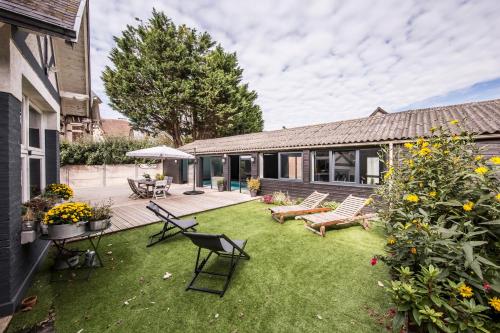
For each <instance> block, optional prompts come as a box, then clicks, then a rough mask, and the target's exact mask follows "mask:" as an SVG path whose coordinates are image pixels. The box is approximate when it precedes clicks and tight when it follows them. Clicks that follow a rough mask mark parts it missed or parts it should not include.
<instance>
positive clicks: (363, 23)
mask: <svg viewBox="0 0 500 333" xmlns="http://www.w3.org/2000/svg"><path fill="white" fill-rule="evenodd" d="M153 7H155V8H156V9H158V10H163V11H164V12H165V13H166V14H167V15H168V16H169V17H170V18H172V19H173V21H174V22H175V23H176V24H182V23H185V24H187V25H189V26H191V27H194V28H197V29H198V30H200V31H208V32H209V33H210V34H211V35H212V37H213V38H214V39H215V40H216V41H218V42H220V43H221V44H222V46H223V47H224V48H225V49H226V50H228V51H235V52H237V55H238V59H239V62H240V66H241V67H242V68H243V69H244V80H245V81H246V82H248V83H249V84H250V87H251V88H252V89H254V90H256V91H257V92H258V94H259V98H258V103H259V105H260V106H261V107H262V110H263V112H264V120H265V129H266V130H270V129H276V128H281V126H287V127H293V126H300V125H306V124H313V123H321V122H328V121H336V120H342V119H349V118H357V117H363V116H366V115H368V114H369V113H371V112H372V111H373V110H374V109H375V108H376V107H377V106H381V107H383V108H384V109H386V110H388V111H396V110H401V109H402V108H405V107H407V106H419V107H420V106H428V105H433V104H446V101H447V97H446V96H452V97H453V98H451V99H449V100H450V101H451V102H456V101H459V102H462V101H466V100H468V99H472V100H474V99H481V97H482V96H486V97H487V98H491V97H496V98H500V84H499V83H498V81H496V80H495V79H498V78H500V29H499V28H498V17H500V1H496V0H474V1H452V0H449V1H448V0H440V1H422V0H414V1H409V0H391V1H389V0H381V1H366V0H359V1H353V0H350V1H303V0H302V1H290V0H285V1H267V0H252V1H243V0H242V1H237V0H226V1H194V0H190V1H169V0H164V1H147V0H114V1H111V0H107V1H100V0H91V2H90V15H91V61H92V84H93V89H94V91H96V92H97V94H98V95H99V96H100V97H101V98H102V99H103V101H104V103H103V105H102V110H103V116H104V117H118V116H120V115H119V114H118V113H116V112H114V111H112V110H111V109H110V107H109V106H108V105H107V101H108V99H107V98H106V96H105V93H104V88H103V84H102V82H101V80H100V76H101V72H102V70H103V69H104V66H105V65H107V64H109V63H110V62H109V60H108V53H109V51H110V49H111V48H112V47H113V39H112V37H113V35H119V34H120V32H121V31H122V30H123V29H124V28H125V26H126V25H127V24H136V23H137V22H136V21H135V20H134V18H135V17H138V18H140V19H143V20H146V19H147V18H148V17H149V16H150V15H151V11H152V8H153ZM484 82H493V83H496V84H493V85H491V84H486V86H487V91H488V93H487V94H482V93H481V92H482V90H481V87H482V85H481V83H484ZM483 85H484V84H483ZM469 87H472V88H470V89H472V90H473V91H472V90H471V91H472V93H471V94H469V92H470V90H469ZM478 89H479V90H478ZM457 91H458V94H459V95H458V97H457ZM436 96H440V97H436Z"/></svg>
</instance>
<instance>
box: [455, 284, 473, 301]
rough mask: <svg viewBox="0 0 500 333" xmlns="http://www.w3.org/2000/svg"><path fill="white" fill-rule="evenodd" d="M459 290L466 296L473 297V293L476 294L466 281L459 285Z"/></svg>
mask: <svg viewBox="0 0 500 333" xmlns="http://www.w3.org/2000/svg"><path fill="white" fill-rule="evenodd" d="M458 292H459V293H460V295H461V296H462V297H465V298H469V297H472V295H474V293H473V292H472V288H471V287H469V286H468V285H466V284H465V283H462V284H460V286H458Z"/></svg>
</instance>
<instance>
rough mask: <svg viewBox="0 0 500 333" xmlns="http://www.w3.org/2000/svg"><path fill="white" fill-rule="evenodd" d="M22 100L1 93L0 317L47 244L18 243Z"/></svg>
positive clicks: (13, 304)
mask: <svg viewBox="0 0 500 333" xmlns="http://www.w3.org/2000/svg"><path fill="white" fill-rule="evenodd" d="M20 112H21V102H20V101H19V100H18V99H16V98H15V97H13V96H12V95H11V94H8V93H4V92H0V115H1V116H0V142H1V143H2V144H1V145H0V183H1V184H2V186H0V316H2V315H6V314H11V313H13V312H14V310H15V307H16V305H17V304H18V303H19V301H20V300H21V299H22V297H23V296H24V294H25V292H26V290H27V288H28V287H29V285H30V282H31V278H32V276H33V273H34V272H35V269H36V267H37V265H38V264H39V262H40V261H41V259H43V257H44V255H45V253H46V251H47V249H48V243H47V242H45V241H37V242H35V243H32V244H29V245H21V146H20V138H21V133H20V132H21V122H20Z"/></svg>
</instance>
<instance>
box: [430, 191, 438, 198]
mask: <svg viewBox="0 0 500 333" xmlns="http://www.w3.org/2000/svg"><path fill="white" fill-rule="evenodd" d="M436 195H437V192H436V191H430V192H429V196H430V197H431V198H435V197H436Z"/></svg>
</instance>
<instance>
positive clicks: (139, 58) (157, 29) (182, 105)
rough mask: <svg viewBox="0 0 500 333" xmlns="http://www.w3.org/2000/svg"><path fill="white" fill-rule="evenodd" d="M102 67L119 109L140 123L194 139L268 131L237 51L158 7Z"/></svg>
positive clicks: (178, 139) (177, 138)
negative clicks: (176, 21) (177, 22)
mask: <svg viewBox="0 0 500 333" xmlns="http://www.w3.org/2000/svg"><path fill="white" fill-rule="evenodd" d="M114 40H115V42H116V46H115V47H114V48H113V49H112V50H111V54H110V59H111V61H112V62H113V65H114V67H113V68H111V67H109V66H107V67H106V68H105V70H104V72H103V74H102V79H103V81H104V86H105V89H106V93H107V95H108V96H109V98H110V102H111V103H110V105H111V107H112V108H113V109H115V110H117V111H119V112H121V113H123V114H124V115H125V116H127V117H128V118H129V120H130V121H131V124H132V126H133V127H134V129H137V130H141V131H144V132H147V133H150V134H153V135H155V134H158V133H160V132H162V131H166V132H168V133H169V134H170V135H171V136H172V137H173V140H174V145H175V146H180V145H182V144H184V143H186V142H187V141H189V140H197V139H207V138H213V137H219V136H228V135H234V134H244V133H251V132H257V131H261V130H262V128H263V120H262V112H261V109H260V107H259V106H258V105H257V104H255V100H256V98H257V93H256V92H255V91H253V90H250V89H249V87H248V85H247V84H244V83H242V74H243V70H242V69H241V68H240V67H239V66H238V60H237V58H236V54H235V53H228V52H225V51H224V49H223V48H222V47H221V46H220V45H216V43H215V42H214V41H213V40H212V38H211V37H210V35H209V34H208V33H206V32H203V33H198V32H197V31H196V30H195V29H192V28H189V27H187V26H185V25H180V26H176V25H175V24H174V23H173V22H172V21H171V20H170V19H169V18H168V17H167V16H166V15H165V14H164V13H162V12H158V11H156V10H153V16H152V17H151V18H150V19H149V21H148V22H147V23H144V22H140V23H139V25H138V26H130V25H129V26H127V28H126V29H125V30H124V31H123V32H122V35H121V36H120V37H115V38H114Z"/></svg>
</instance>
